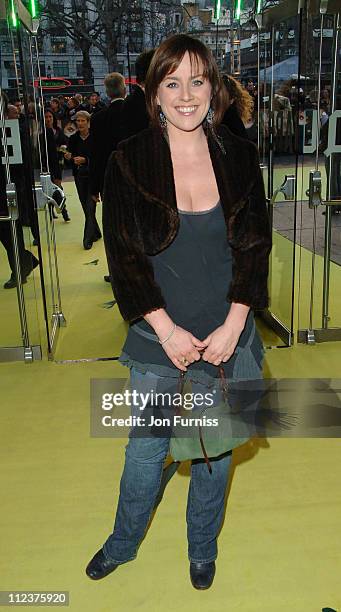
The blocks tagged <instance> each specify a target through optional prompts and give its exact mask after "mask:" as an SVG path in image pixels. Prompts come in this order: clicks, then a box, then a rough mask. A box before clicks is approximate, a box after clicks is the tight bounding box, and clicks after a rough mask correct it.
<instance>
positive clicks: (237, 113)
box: [222, 74, 253, 138]
mask: <svg viewBox="0 0 341 612" xmlns="http://www.w3.org/2000/svg"><path fill="white" fill-rule="evenodd" d="M222 79H223V81H224V84H225V87H226V91H227V96H228V108H227V110H226V112H225V114H224V117H223V119H222V123H223V124H224V125H226V126H227V127H228V128H229V129H230V130H231V132H233V133H234V134H236V136H241V137H242V138H247V137H248V135H247V131H246V129H245V124H248V123H250V121H251V119H252V111H253V100H252V98H251V96H250V94H249V93H248V92H247V91H246V90H245V89H244V87H242V85H241V84H240V83H239V82H238V81H237V80H236V79H234V78H233V77H231V76H228V75H227V74H223V75H222Z"/></svg>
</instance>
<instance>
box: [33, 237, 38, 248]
mask: <svg viewBox="0 0 341 612" xmlns="http://www.w3.org/2000/svg"><path fill="white" fill-rule="evenodd" d="M32 244H33V246H38V240H37V238H35V239H34V240H33V242H32Z"/></svg>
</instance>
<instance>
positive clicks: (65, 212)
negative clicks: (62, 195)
mask: <svg viewBox="0 0 341 612" xmlns="http://www.w3.org/2000/svg"><path fill="white" fill-rule="evenodd" d="M62 216H63V219H64V221H65V222H67V221H71V219H70V217H69V213H68V211H67V210H66V208H63V210H62Z"/></svg>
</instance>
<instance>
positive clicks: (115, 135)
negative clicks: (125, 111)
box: [89, 72, 126, 200]
mask: <svg viewBox="0 0 341 612" xmlns="http://www.w3.org/2000/svg"><path fill="white" fill-rule="evenodd" d="M104 85H105V89H106V93H107V95H108V97H109V98H110V99H111V103H110V105H109V106H108V107H107V108H104V109H102V110H101V111H99V112H98V113H96V114H94V115H92V117H91V121H90V148H91V155H90V166H89V175H90V189H91V194H92V196H93V198H94V199H95V200H98V196H99V194H100V193H101V194H102V192H103V182H104V173H105V168H106V165H107V161H108V159H109V157H110V155H111V153H112V152H113V151H115V150H116V148H117V144H118V142H119V141H120V136H121V111H122V105H123V101H124V97H125V93H126V88H125V83H124V77H123V76H122V75H121V74H120V73H119V72H112V73H111V74H108V75H107V76H106V77H105V80H104Z"/></svg>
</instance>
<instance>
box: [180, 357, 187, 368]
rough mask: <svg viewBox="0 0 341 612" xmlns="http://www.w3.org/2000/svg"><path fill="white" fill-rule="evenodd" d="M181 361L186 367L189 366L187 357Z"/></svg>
mask: <svg viewBox="0 0 341 612" xmlns="http://www.w3.org/2000/svg"><path fill="white" fill-rule="evenodd" d="M181 361H182V363H183V364H184V366H187V365H188V364H189V361H187V359H186V357H183V358H182V359H181Z"/></svg>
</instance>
